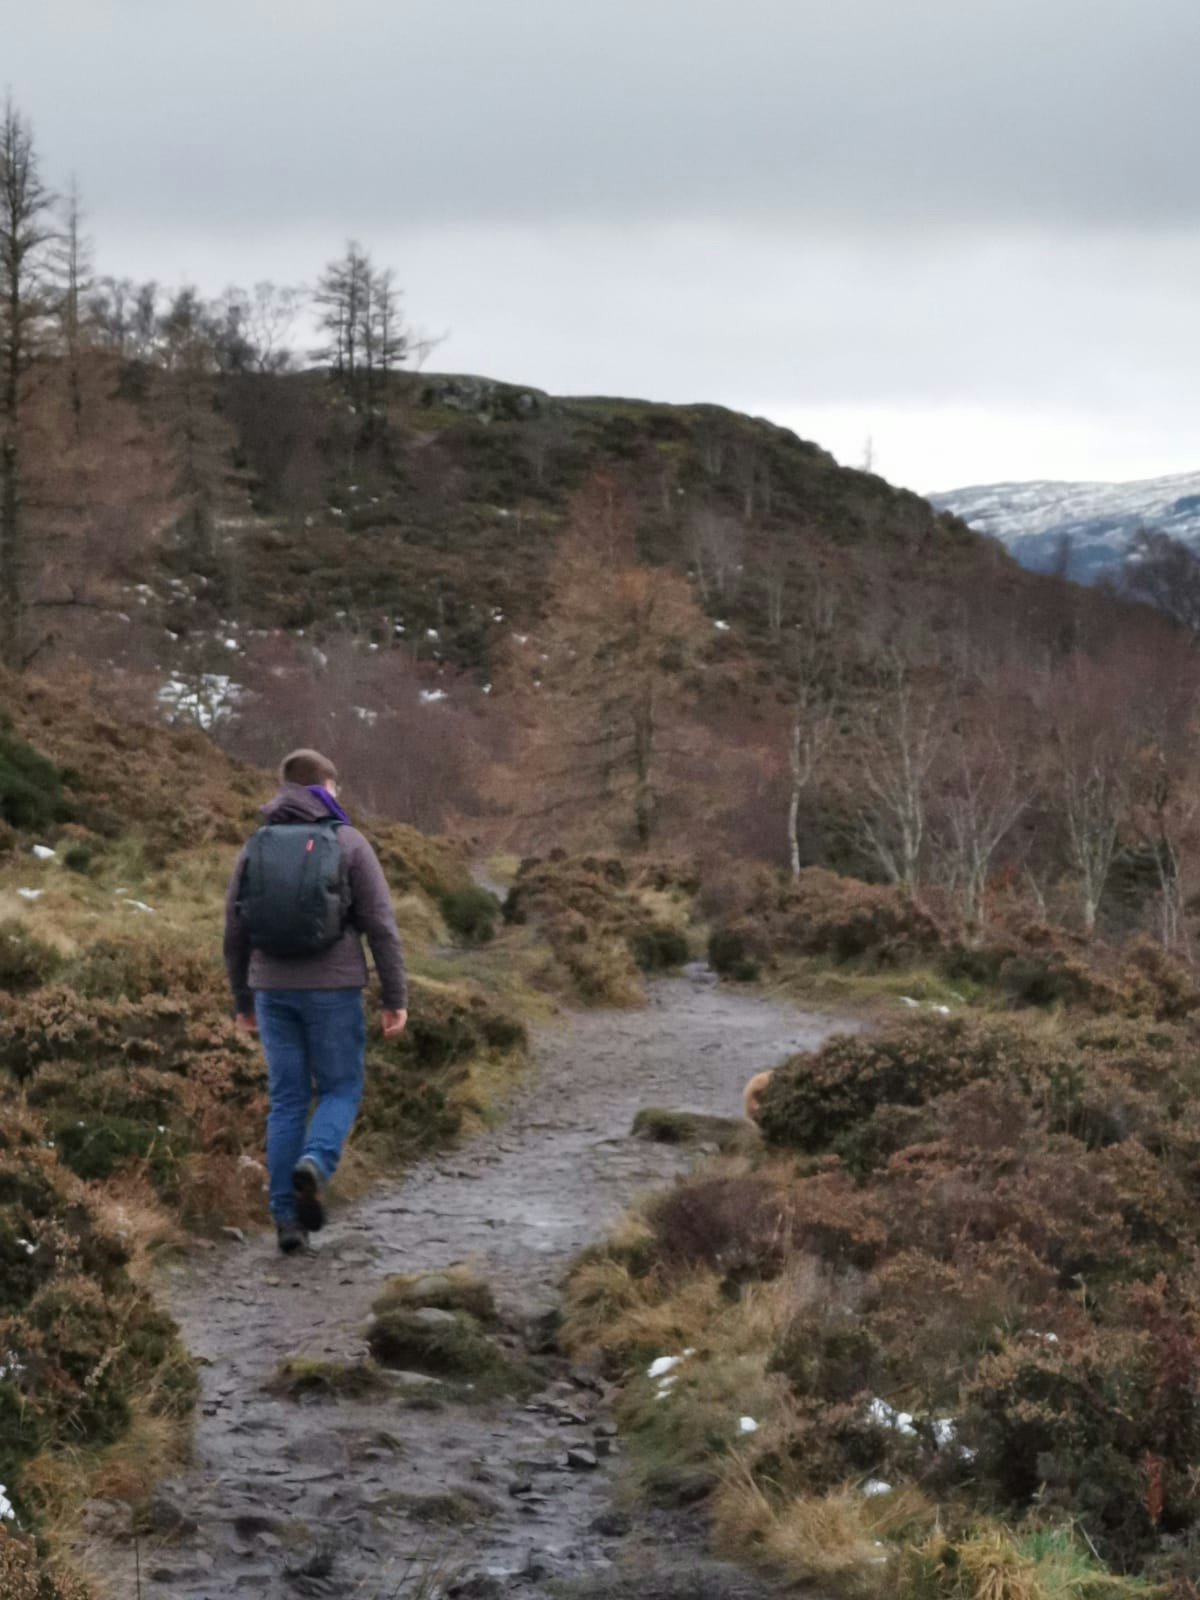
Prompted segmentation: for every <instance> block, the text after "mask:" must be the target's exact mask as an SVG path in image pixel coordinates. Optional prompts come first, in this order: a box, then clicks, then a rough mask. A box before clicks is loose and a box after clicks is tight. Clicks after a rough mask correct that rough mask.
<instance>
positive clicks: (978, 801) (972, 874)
mask: <svg viewBox="0 0 1200 1600" xmlns="http://www.w3.org/2000/svg"><path fill="white" fill-rule="evenodd" d="M972 714H975V715H978V708H975V707H970V708H966V710H965V715H964V718H963V720H964V722H965V721H966V720H967V718H968V717H970V716H971V715H972ZM954 744H955V748H954V750H953V753H952V756H951V758H950V761H949V762H948V764H947V766H948V770H947V775H946V783H945V788H944V792H943V794H942V796H941V801H940V808H939V809H940V826H939V828H938V830H937V833H938V837H937V840H936V844H937V850H938V855H939V857H940V860H941V862H942V865H943V868H944V870H945V875H946V879H947V886H948V888H949V889H950V891H951V892H952V893H953V894H954V895H955V896H956V898H957V900H958V903H959V907H960V909H961V913H962V920H963V925H964V927H965V928H966V931H967V935H968V937H969V938H975V937H978V935H979V934H980V933H981V931H982V929H983V927H984V924H985V923H986V920H987V904H986V895H987V885H988V879H989V877H990V875H991V872H992V864H993V862H994V860H995V858H996V854H997V852H998V850H999V849H1000V846H1001V845H1002V844H1003V843H1004V841H1005V839H1007V837H1008V836H1009V834H1010V833H1011V832H1012V830H1013V828H1014V827H1015V826H1016V823H1017V821H1018V819H1019V818H1020V816H1021V814H1022V813H1023V812H1024V811H1025V809H1026V807H1027V806H1028V805H1029V803H1030V787H1031V785H1030V782H1029V780H1028V779H1027V778H1026V777H1025V775H1023V774H1022V772H1021V770H1020V764H1019V748H1018V747H1016V746H1014V745H1013V744H1011V743H1008V742H1006V741H1005V738H1004V737H1003V736H1002V735H1001V734H1000V733H997V732H996V731H995V730H994V729H993V730H989V731H985V732H983V733H982V734H980V735H979V736H977V737H972V736H971V735H970V734H969V733H967V732H965V731H963V730H962V729H960V731H959V733H958V735H957V737H956V738H955V741H954Z"/></svg>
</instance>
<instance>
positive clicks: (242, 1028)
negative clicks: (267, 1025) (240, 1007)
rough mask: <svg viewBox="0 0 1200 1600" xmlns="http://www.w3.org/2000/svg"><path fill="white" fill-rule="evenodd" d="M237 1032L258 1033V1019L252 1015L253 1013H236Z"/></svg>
mask: <svg viewBox="0 0 1200 1600" xmlns="http://www.w3.org/2000/svg"><path fill="white" fill-rule="evenodd" d="M237 1031H238V1032H239V1033H257V1032H258V1018H257V1017H256V1016H255V1015H254V1013H253V1011H239V1012H238V1019H237Z"/></svg>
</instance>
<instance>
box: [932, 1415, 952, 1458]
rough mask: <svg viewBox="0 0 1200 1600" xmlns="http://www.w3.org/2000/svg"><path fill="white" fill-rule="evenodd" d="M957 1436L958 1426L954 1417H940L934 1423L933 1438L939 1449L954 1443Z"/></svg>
mask: <svg viewBox="0 0 1200 1600" xmlns="http://www.w3.org/2000/svg"><path fill="white" fill-rule="evenodd" d="M957 1436H958V1427H957V1425H956V1423H955V1421H954V1418H953V1417H939V1418H938V1419H937V1420H936V1421H935V1423H934V1424H933V1438H934V1442H935V1444H936V1445H937V1447H938V1449H939V1450H944V1449H945V1448H946V1446H947V1445H948V1444H953V1443H954V1441H955V1439H956V1438H957Z"/></svg>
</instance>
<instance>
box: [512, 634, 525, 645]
mask: <svg viewBox="0 0 1200 1600" xmlns="http://www.w3.org/2000/svg"><path fill="white" fill-rule="evenodd" d="M513 638H514V639H515V640H516V641H517V643H518V644H528V643H529V635H528V634H527V633H514V634H513Z"/></svg>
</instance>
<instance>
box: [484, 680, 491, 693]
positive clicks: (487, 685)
mask: <svg viewBox="0 0 1200 1600" xmlns="http://www.w3.org/2000/svg"><path fill="white" fill-rule="evenodd" d="M483 692H484V694H491V692H492V686H491V684H490V683H485V684H484V686H483Z"/></svg>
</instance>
